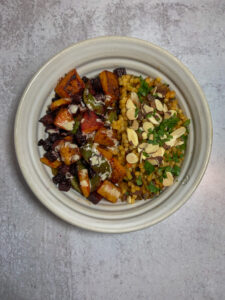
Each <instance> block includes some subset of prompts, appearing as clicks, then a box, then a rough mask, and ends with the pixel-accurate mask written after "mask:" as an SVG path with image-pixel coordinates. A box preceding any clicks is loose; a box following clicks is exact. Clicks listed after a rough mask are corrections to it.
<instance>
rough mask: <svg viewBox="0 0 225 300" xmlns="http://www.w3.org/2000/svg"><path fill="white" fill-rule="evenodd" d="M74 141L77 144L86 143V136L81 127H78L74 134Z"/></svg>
mask: <svg viewBox="0 0 225 300" xmlns="http://www.w3.org/2000/svg"><path fill="white" fill-rule="evenodd" d="M74 138H75V141H76V143H77V145H78V146H80V147H81V146H83V145H84V144H85V143H86V136H85V135H83V133H82V131H81V129H80V128H79V129H78V130H77V132H76V134H75V136H74Z"/></svg>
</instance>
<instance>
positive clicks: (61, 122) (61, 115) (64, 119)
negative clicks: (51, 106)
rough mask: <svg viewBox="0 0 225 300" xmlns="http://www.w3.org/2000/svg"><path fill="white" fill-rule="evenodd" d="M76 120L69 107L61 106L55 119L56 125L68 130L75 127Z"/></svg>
mask: <svg viewBox="0 0 225 300" xmlns="http://www.w3.org/2000/svg"><path fill="white" fill-rule="evenodd" d="M74 122H75V121H74V119H73V115H72V114H71V113H70V112H69V110H68V109H67V108H61V109H60V111H59V112H58V113H57V115H56V117H55V119H54V125H55V126H57V127H59V128H62V129H65V130H68V131H71V130H72V129H73V125H74Z"/></svg>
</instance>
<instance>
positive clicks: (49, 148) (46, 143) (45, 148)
mask: <svg viewBox="0 0 225 300" xmlns="http://www.w3.org/2000/svg"><path fill="white" fill-rule="evenodd" d="M43 148H44V150H45V151H50V150H51V149H52V143H51V142H50V141H49V140H48V139H46V140H45V143H44V145H43Z"/></svg>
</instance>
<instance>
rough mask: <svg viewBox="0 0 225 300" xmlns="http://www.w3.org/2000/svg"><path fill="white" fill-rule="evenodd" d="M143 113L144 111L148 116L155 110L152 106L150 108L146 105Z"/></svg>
mask: <svg viewBox="0 0 225 300" xmlns="http://www.w3.org/2000/svg"><path fill="white" fill-rule="evenodd" d="M143 111H144V113H146V114H148V113H150V112H153V111H154V109H153V107H151V106H149V105H147V104H144V106H143Z"/></svg>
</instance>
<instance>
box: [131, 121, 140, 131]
mask: <svg viewBox="0 0 225 300" xmlns="http://www.w3.org/2000/svg"><path fill="white" fill-rule="evenodd" d="M131 128H132V129H134V130H138V128H139V123H138V121H137V120H134V121H133V123H132V126H131Z"/></svg>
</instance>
